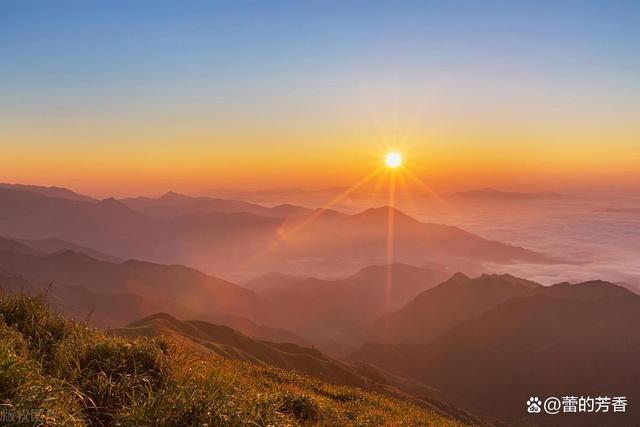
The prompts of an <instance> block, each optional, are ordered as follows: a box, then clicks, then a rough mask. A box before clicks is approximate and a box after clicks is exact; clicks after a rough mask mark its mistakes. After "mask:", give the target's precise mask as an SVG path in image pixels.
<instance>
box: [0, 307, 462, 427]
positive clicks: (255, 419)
mask: <svg viewBox="0 0 640 427" xmlns="http://www.w3.org/2000/svg"><path fill="white" fill-rule="evenodd" d="M0 424H9V425H11V424H13V425H51V426H54V425H60V426H84V425H97V426H102V425H125V426H126V425H162V426H165V425H169V426H171V425H175V426H190V425H198V426H216V425H257V426H267V425H311V424H314V425H315V424H317V425H331V426H334V425H363V426H364V425H367V426H368V425H371V426H373V425H376V426H377V425H393V426H400V425H429V426H450V425H459V424H458V423H457V422H455V421H452V420H449V419H447V418H445V417H443V416H442V415H439V414H437V413H434V412H432V411H428V410H425V409H421V408H419V407H417V406H414V405H412V404H410V403H407V402H401V401H398V400H394V399H391V398H389V397H384V396H380V395H377V394H372V393H366V392H363V391H360V390H358V389H355V388H350V387H341V386H334V385H328V384H326V383H323V382H321V381H318V380H314V379H310V378H307V377H304V376H301V375H297V374H294V373H292V372H289V371H284V370H280V369H276V368H262V367H257V366H253V365H250V364H247V363H242V362H237V361H231V360H225V359H223V358H220V357H218V356H214V355H211V356H203V355H202V354H198V353H195V352H192V351H190V350H189V349H188V348H186V347H185V346H183V345H181V344H180V343H177V342H174V341H170V340H169V339H125V338H119V337H110V336H107V335H106V334H104V333H103V332H101V331H98V330H95V329H91V328H88V327H87V326H86V325H84V324H82V323H79V322H72V321H69V320H66V319H64V318H63V317H61V316H60V315H58V314H56V313H54V312H53V311H51V310H49V309H48V308H47V306H46V304H45V302H44V300H43V299H42V298H31V297H27V296H15V297H2V298H0Z"/></svg>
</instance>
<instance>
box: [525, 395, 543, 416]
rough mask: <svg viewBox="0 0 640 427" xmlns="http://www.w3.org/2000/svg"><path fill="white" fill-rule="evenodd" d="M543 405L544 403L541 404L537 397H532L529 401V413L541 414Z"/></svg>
mask: <svg viewBox="0 0 640 427" xmlns="http://www.w3.org/2000/svg"><path fill="white" fill-rule="evenodd" d="M541 404H542V402H540V399H538V398H537V397H530V398H529V400H527V412H528V413H530V414H539V413H540V411H541V409H540V405H541Z"/></svg>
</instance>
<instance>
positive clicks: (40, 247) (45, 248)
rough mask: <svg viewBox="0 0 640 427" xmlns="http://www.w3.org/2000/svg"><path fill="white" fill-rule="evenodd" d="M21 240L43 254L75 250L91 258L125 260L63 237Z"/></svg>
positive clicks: (110, 260) (109, 260)
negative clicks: (62, 238) (76, 243)
mask: <svg viewBox="0 0 640 427" xmlns="http://www.w3.org/2000/svg"><path fill="white" fill-rule="evenodd" d="M20 242H21V243H23V244H25V245H27V246H28V247H30V248H32V249H34V250H36V251H38V252H39V253H41V254H52V253H56V252H64V251H73V252H80V253H83V254H86V255H89V256H90V257H91V258H95V259H98V260H101V261H108V262H116V263H119V262H122V261H123V260H121V259H119V258H117V257H115V256H113V255H108V254H105V253H103V252H100V251H96V250H95V249H91V248H87V247H84V246H80V245H74V244H73V243H70V242H66V241H64V240H61V239H55V238H49V239H31V240H29V239H24V240H20Z"/></svg>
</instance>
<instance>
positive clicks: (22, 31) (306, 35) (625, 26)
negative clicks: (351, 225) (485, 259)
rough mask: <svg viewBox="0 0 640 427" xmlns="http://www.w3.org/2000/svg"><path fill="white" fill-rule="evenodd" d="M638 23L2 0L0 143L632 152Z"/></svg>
mask: <svg viewBox="0 0 640 427" xmlns="http://www.w3.org/2000/svg"><path fill="white" fill-rule="evenodd" d="M639 22H640V3H639V2H632V1H626V2H625V1H599V2H593V1H561V2H557V1H536V2H514V1H509V2H507V1H504V2H502V1H448V2H444V1H442V2H435V1H434V2H429V1H423V2H411V1H405V2H398V1H396V2H364V1H362V2H359V1H322V2H311V1H297V2H282V1H256V2H245V1H229V2H219V1H208V2H200V1H175V2H165V1H133V2H132V1H126V2H125V1H78V2H75V1H59V2H53V1H41V2H37V1H8V0H5V1H2V2H0V58H1V61H2V62H1V64H2V66H1V67H0V93H2V97H0V132H2V133H0V142H2V144H3V145H5V144H6V145H7V146H8V147H10V150H9V151H10V153H11V154H12V155H13V156H14V158H12V159H11V163H12V164H16V159H18V158H25V157H28V156H30V155H32V154H33V153H36V152H37V153H43V152H44V153H50V154H51V155H52V156H54V154H55V153H54V147H55V150H58V151H60V150H62V151H61V152H63V153H64V152H65V149H66V150H73V149H77V148H78V147H79V146H83V147H86V146H92V147H94V148H95V147H98V146H101V147H103V148H102V152H101V153H102V155H104V154H113V155H114V156H115V154H114V153H110V152H109V151H108V150H107V149H106V148H104V147H105V146H106V145H107V144H108V145H110V146H114V147H118V148H120V149H121V148H122V147H128V148H130V147H136V146H137V147H139V151H138V155H140V156H143V155H144V154H145V151H144V150H148V149H149V147H150V146H153V147H157V146H158V145H160V146H164V147H166V146H173V147H185V146H186V147H189V148H191V149H193V150H195V151H196V152H200V151H198V150H203V148H202V144H206V145H208V148H207V149H206V150H204V151H202V153H203V154H206V153H209V152H210V151H211V150H215V149H220V150H223V151H224V150H227V151H228V150H229V147H228V144H229V141H230V140H233V141H234V143H235V144H236V146H237V148H238V150H239V152H238V153H236V154H234V153H232V152H231V151H229V155H232V156H240V151H241V150H244V151H247V150H249V149H251V150H255V149H258V150H259V149H260V147H270V148H271V149H272V148H273V147H276V148H277V149H287V148H291V149H292V150H293V151H295V150H296V149H299V150H301V152H300V153H298V155H299V156H302V157H304V156H303V153H302V151H303V150H304V151H305V152H307V153H309V156H316V155H317V151H318V150H319V148H318V147H319V146H320V144H322V145H323V146H324V145H325V144H328V145H329V146H330V147H332V148H334V149H343V148H344V146H345V144H346V143H345V142H344V141H346V140H349V141H351V140H353V141H355V142H353V144H354V145H356V146H359V145H363V144H365V142H363V140H364V139H366V138H365V137H363V135H364V134H366V133H367V132H368V130H367V129H368V128H373V127H378V128H380V127H381V128H384V129H387V130H388V129H390V128H394V129H396V128H397V129H400V130H403V129H404V130H408V132H411V133H412V134H414V135H423V136H424V135H426V133H428V132H431V133H432V134H430V136H429V135H427V136H425V137H424V138H427V137H428V138H431V139H430V140H429V141H430V143H432V144H433V150H434V152H436V151H438V150H440V151H442V150H444V149H445V148H446V147H445V145H446V144H444V143H443V142H442V141H441V139H446V140H447V141H448V142H447V144H450V143H452V142H451V141H457V142H456V144H461V146H470V145H473V144H477V143H478V141H475V140H474V141H471V140H470V139H469V137H468V136H466V135H471V134H473V135H480V136H482V135H484V136H482V137H479V138H480V139H481V140H482V141H498V140H500V141H498V142H493V143H492V142H487V144H488V146H487V149H488V150H491V149H493V150H494V151H495V152H497V151H498V150H504V149H505V147H507V146H509V145H513V143H512V142H506V138H507V136H509V135H511V136H513V135H518V136H519V135H522V134H525V135H526V137H527V138H526V139H527V140H528V139H529V138H533V139H535V138H538V137H539V138H541V139H544V140H545V141H551V139H549V138H548V137H547V136H548V134H552V133H553V134H554V135H563V136H564V137H565V139H564V140H565V141H567V144H569V145H570V144H576V143H578V141H582V140H583V138H582V137H581V136H580V135H579V134H580V133H581V132H582V133H586V134H589V135H601V136H602V137H603V138H604V135H610V134H615V135H618V134H620V138H619V139H618V138H617V137H616V140H619V141H620V142H619V144H620V146H621V147H623V148H625V149H628V148H629V146H630V144H631V143H632V142H630V141H633V140H634V138H635V136H637V132H636V131H637V127H634V125H633V123H632V122H634V121H635V118H636V117H637V114H638V113H639V112H640V107H639V106H638V101H637V100H638V96H640V81H639V80H640V79H639V78H638V76H639V75H640V25H638V23H639ZM461 124H463V125H462V126H461ZM461 127H463V128H464V129H462V130H460V128H461ZM538 131H540V132H541V133H542V134H544V135H537V134H536V133H537V132H538ZM545 132H546V133H545ZM572 132H573V133H572ZM160 133H161V134H162V135H163V136H162V137H159V136H158V134H160ZM439 138H440V139H439ZM418 139H419V138H418ZM521 139H522V138H521ZM202 141H206V142H202ZM358 141H360V142H358ZM538 143H539V142H535V144H538ZM555 143H556V142H553V144H555ZM465 144H466V145H465ZM491 144H493V145H491ZM523 144H524V143H523ZM531 144H534V142H532V143H531ZM542 144H543V145H544V142H542ZM549 144H551V142H550V143H549ZM590 144H592V146H593V150H591V152H593V153H595V154H597V153H598V150H600V149H602V146H599V145H598V144H600V142H598V141H592V142H590ZM532 146H533V145H529V146H522V147H520V149H522V150H525V149H530V148H531V147H532ZM492 147H493V148H492ZM314 150H315V151H314ZM225 152H226V151H225ZM91 153H92V151H91V150H88V149H87V150H86V154H87V155H88V156H90V155H91ZM593 153H592V154H593ZM595 154H594V155H595ZM95 155H97V154H95ZM54 158H55V156H54ZM612 161H613V160H611V161H609V164H608V165H607V167H611V166H612V164H611V162H612ZM63 163H64V162H62V161H60V164H63ZM20 165H21V166H22V167H30V166H31V165H30V164H27V163H25V162H23V163H20ZM58 175H59V176H60V177H61V178H60V179H62V180H63V181H64V179H63V175H61V174H58ZM58 175H56V176H58ZM76 175H78V173H76ZM14 176H15V179H18V178H20V174H17V173H15V172H14Z"/></svg>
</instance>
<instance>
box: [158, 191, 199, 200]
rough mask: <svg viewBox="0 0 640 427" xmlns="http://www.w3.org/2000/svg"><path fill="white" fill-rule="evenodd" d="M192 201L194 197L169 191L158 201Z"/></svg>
mask: <svg viewBox="0 0 640 427" xmlns="http://www.w3.org/2000/svg"><path fill="white" fill-rule="evenodd" d="M187 199H192V197H190V196H187V195H185V194H181V193H177V192H175V191H167V192H166V193H164V194H163V195H162V196H160V197H159V198H158V200H187Z"/></svg>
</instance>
